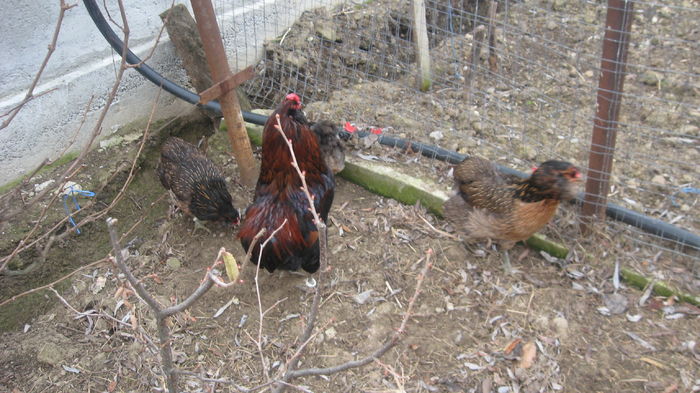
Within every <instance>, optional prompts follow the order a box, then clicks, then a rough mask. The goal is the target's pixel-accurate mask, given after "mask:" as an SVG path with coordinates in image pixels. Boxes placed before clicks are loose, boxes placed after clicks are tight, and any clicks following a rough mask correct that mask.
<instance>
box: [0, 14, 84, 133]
mask: <svg viewBox="0 0 700 393" xmlns="http://www.w3.org/2000/svg"><path fill="white" fill-rule="evenodd" d="M76 5H78V4H77V3H76V4H72V5H68V4H66V2H65V0H61V11H60V12H59V13H58V20H57V21H56V27H55V28H54V31H53V37H52V38H51V43H50V44H49V46H48V52H47V53H46V56H45V57H44V61H42V62H41V66H40V67H39V71H38V72H37V73H36V75H35V76H34V80H33V81H32V84H31V85H30V86H29V90H27V94H26V95H25V96H24V100H22V102H21V103H20V104H19V105H17V106H16V107H15V108H14V109H12V110H11V111H10V113H9V117H8V118H7V119H5V121H3V122H2V124H1V125H0V130H2V129H3V128H5V127H7V126H8V125H10V123H11V122H12V120H13V119H14V118H15V116H17V114H18V113H19V111H20V110H21V109H22V107H24V105H25V104H26V103H27V102H29V101H31V100H32V99H33V98H35V97H38V96H39V95H41V94H44V93H46V92H44V93H41V94H39V95H37V96H35V95H34V89H35V88H36V85H37V84H38V83H39V79H41V75H42V74H43V73H44V69H46V65H47V64H48V63H49V59H50V58H51V55H52V54H53V52H54V51H55V50H56V42H58V33H60V32H61V25H63V17H64V16H65V15H66V11H68V10H69V9H71V8H73V7H75V6H76Z"/></svg>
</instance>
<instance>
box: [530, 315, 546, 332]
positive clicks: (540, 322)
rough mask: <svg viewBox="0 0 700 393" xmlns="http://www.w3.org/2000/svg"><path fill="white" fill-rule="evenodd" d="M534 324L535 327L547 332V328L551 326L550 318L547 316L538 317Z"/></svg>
mask: <svg viewBox="0 0 700 393" xmlns="http://www.w3.org/2000/svg"><path fill="white" fill-rule="evenodd" d="M532 324H533V325H534V326H535V327H537V328H538V329H539V330H546V329H547V326H549V324H550V321H549V318H547V317H546V316H544V315H538V316H537V317H536V318H535V320H534V321H533V323H532Z"/></svg>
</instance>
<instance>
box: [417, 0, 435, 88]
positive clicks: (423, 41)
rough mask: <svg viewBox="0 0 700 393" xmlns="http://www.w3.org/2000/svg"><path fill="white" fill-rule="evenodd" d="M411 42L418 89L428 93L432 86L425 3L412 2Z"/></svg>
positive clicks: (422, 0)
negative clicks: (414, 56)
mask: <svg viewBox="0 0 700 393" xmlns="http://www.w3.org/2000/svg"><path fill="white" fill-rule="evenodd" d="M413 40H414V41H415V43H416V60H417V61H416V62H417V63H418V88H419V89H420V90H421V91H428V90H430V87H431V86H432V84H433V80H432V76H431V72H430V45H429V42H428V26H427V22H426V20H425V1H424V0H413Z"/></svg>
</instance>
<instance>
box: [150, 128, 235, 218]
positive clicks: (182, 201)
mask: <svg viewBox="0 0 700 393" xmlns="http://www.w3.org/2000/svg"><path fill="white" fill-rule="evenodd" d="M156 172H157V174H158V178H159V179H160V183H161V184H162V185H163V187H165V188H166V189H168V190H170V191H171V192H172V194H173V195H174V197H175V202H176V204H177V205H178V207H179V208H180V210H182V212H184V213H185V214H187V215H191V216H194V217H195V230H196V229H197V228H199V227H201V228H204V229H205V230H207V231H209V230H208V229H207V228H206V227H204V226H203V225H201V223H199V222H198V221H197V220H198V219H199V220H207V221H219V222H224V223H228V224H237V223H238V218H239V214H238V210H236V208H235V207H233V202H232V198H231V194H230V193H229V192H228V189H227V188H226V182H225V181H224V177H223V175H222V174H221V171H220V170H219V168H217V167H216V165H214V163H213V162H211V160H209V159H208V158H207V157H206V156H205V155H204V153H202V152H200V151H199V150H198V149H197V148H196V147H195V146H194V145H192V144H190V143H188V142H185V141H184V140H182V139H180V138H177V137H170V138H168V140H166V141H165V143H164V144H163V146H162V148H161V151H160V162H159V163H158V167H157V169H156Z"/></svg>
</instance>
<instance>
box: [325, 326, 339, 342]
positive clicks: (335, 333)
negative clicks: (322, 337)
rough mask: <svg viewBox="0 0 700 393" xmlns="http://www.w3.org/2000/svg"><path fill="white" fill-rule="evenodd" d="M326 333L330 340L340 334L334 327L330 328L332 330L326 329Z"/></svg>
mask: <svg viewBox="0 0 700 393" xmlns="http://www.w3.org/2000/svg"><path fill="white" fill-rule="evenodd" d="M325 333H326V337H328V338H330V339H333V338H335V336H336V335H337V334H338V333H337V332H336V331H335V328H333V327H330V328H328V329H326V331H325Z"/></svg>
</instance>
